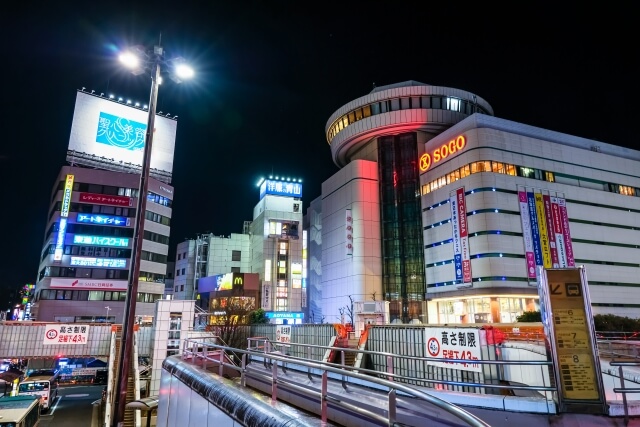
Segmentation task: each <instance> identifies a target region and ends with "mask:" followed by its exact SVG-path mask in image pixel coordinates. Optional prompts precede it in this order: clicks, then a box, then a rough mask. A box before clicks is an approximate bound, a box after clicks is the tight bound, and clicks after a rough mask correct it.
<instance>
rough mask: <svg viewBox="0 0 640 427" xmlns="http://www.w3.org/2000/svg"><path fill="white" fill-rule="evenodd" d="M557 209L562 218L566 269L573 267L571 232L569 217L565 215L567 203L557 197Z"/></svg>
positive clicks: (574, 264)
mask: <svg viewBox="0 0 640 427" xmlns="http://www.w3.org/2000/svg"><path fill="white" fill-rule="evenodd" d="M558 208H559V210H560V217H561V218H562V237H564V246H565V253H566V256H567V267H575V266H576V263H575V260H574V259H573V244H572V242H571V231H570V230H569V215H568V214H567V201H566V200H565V199H564V198H563V197H558Z"/></svg>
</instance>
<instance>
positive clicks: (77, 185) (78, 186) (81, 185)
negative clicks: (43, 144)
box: [51, 180, 139, 201]
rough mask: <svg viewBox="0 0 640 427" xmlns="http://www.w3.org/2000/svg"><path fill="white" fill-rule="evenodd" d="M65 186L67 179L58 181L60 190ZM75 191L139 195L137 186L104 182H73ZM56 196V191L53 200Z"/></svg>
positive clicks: (129, 195) (113, 194) (112, 194)
mask: <svg viewBox="0 0 640 427" xmlns="http://www.w3.org/2000/svg"><path fill="white" fill-rule="evenodd" d="M64 186H65V180H61V181H60V182H59V183H58V191H63V190H64ZM73 191H74V192H75V191H80V192H83V193H94V194H107V195H110V196H128V197H138V193H139V191H138V189H137V188H127V187H115V186H113V185H102V184H89V183H85V182H77V181H75V182H74V183H73ZM55 197H56V193H55V192H54V193H53V196H52V198H51V201H53V200H54V199H55Z"/></svg>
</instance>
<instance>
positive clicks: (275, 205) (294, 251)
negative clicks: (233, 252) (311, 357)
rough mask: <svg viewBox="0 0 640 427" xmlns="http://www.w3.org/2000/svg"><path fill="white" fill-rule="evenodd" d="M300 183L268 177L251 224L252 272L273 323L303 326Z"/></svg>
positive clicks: (304, 305) (263, 305)
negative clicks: (256, 277)
mask: <svg viewBox="0 0 640 427" xmlns="http://www.w3.org/2000/svg"><path fill="white" fill-rule="evenodd" d="M301 198H302V183H301V182H300V180H293V181H291V180H284V179H278V178H277V177H276V178H274V177H269V178H268V179H266V180H265V181H264V182H262V183H261V185H260V201H259V202H258V204H257V205H256V206H255V207H254V208H253V220H252V221H251V226H250V229H251V270H252V272H254V273H258V274H259V275H260V276H259V277H260V284H261V307H262V309H263V310H264V311H265V312H266V313H267V317H269V318H270V319H272V323H288V324H295V323H303V322H306V321H307V320H306V319H305V318H304V310H305V309H306V307H307V298H306V297H307V293H306V292H307V289H306V281H305V280H304V279H305V277H304V276H305V273H306V270H305V267H306V266H305V265H304V263H303V241H304V238H303V237H304V236H303V233H302V200H301Z"/></svg>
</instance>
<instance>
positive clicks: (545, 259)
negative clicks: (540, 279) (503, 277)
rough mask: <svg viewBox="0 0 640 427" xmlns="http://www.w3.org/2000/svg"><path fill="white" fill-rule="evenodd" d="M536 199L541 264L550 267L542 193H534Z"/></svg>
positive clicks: (549, 250)
mask: <svg viewBox="0 0 640 427" xmlns="http://www.w3.org/2000/svg"><path fill="white" fill-rule="evenodd" d="M534 196H535V199H536V213H537V215H538V228H539V230H540V249H541V250H542V265H544V268H551V248H550V247H549V233H548V232H547V219H546V216H545V212H544V200H543V199H542V193H535V194H534Z"/></svg>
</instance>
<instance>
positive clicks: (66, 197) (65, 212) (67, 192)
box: [53, 175, 74, 261]
mask: <svg viewBox="0 0 640 427" xmlns="http://www.w3.org/2000/svg"><path fill="white" fill-rule="evenodd" d="M73 179H74V176H73V175H67V176H66V178H65V181H64V193H63V194H62V206H61V207H60V223H59V224H58V235H57V236H56V247H55V250H54V252H53V260H54V261H61V260H62V253H63V252H64V238H65V235H66V232H67V217H68V216H69V207H70V206H71V192H72V191H73Z"/></svg>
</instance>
